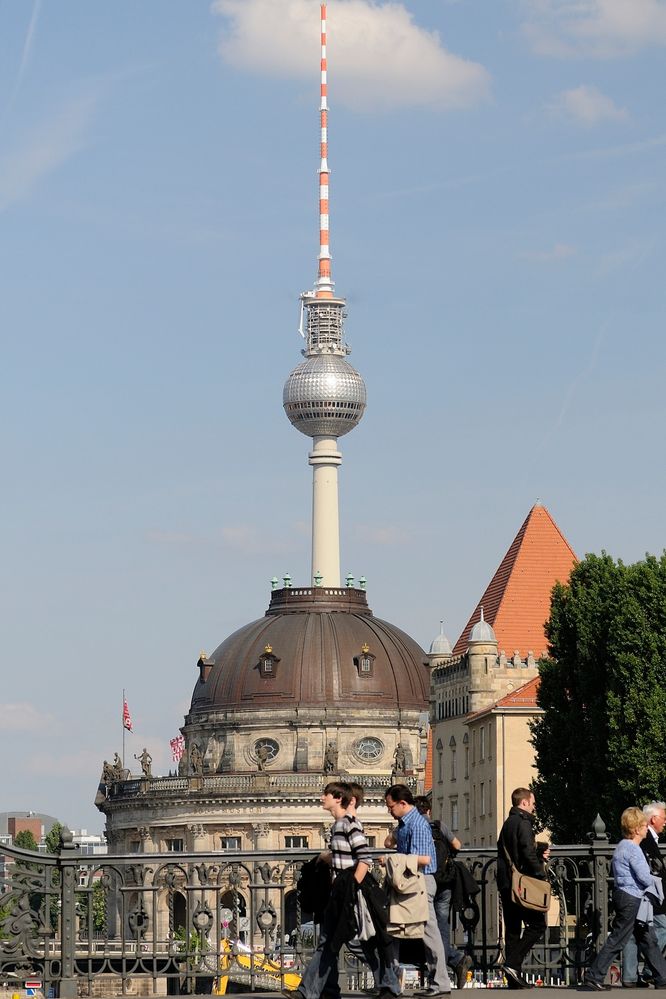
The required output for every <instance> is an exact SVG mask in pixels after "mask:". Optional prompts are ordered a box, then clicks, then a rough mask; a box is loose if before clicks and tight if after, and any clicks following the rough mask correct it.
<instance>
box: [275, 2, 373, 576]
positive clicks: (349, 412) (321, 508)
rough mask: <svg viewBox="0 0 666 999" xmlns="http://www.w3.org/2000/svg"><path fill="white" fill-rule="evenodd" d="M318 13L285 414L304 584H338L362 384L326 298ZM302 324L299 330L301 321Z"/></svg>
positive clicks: (338, 304) (331, 300) (341, 305)
mask: <svg viewBox="0 0 666 999" xmlns="http://www.w3.org/2000/svg"><path fill="white" fill-rule="evenodd" d="M320 12H321V56H320V58H321V64H320V65H321V77H320V101H319V112H320V161H319V258H318V269H317V279H316V281H315V287H314V290H313V291H309V292H305V293H304V294H302V295H301V306H302V318H301V330H300V332H301V333H302V335H303V336H304V337H305V339H306V348H305V350H304V351H303V353H304V354H305V360H304V361H303V362H302V363H301V364H299V365H298V367H297V368H295V369H294V370H293V371H292V373H291V374H290V375H289V378H288V379H287V381H286V384H285V387H284V393H283V405H284V409H285V412H286V414H287V416H288V417H289V419H290V420H291V422H292V424H293V425H294V426H295V427H296V429H297V430H300V431H301V433H303V434H306V435H307V436H308V437H311V438H312V450H311V451H310V454H309V462H310V464H311V465H312V564H311V573H312V576H311V583H312V584H314V585H315V586H328V587H339V586H340V516H339V509H338V468H339V466H340V464H341V463H342V455H341V454H340V452H339V451H338V437H342V436H343V434H346V433H349V431H350V430H353V429H354V427H355V426H356V424H357V423H358V422H359V420H360V419H361V417H362V416H363V413H364V411H365V406H366V391H365V384H364V382H363V379H362V378H361V376H360V375H359V374H358V372H357V371H355V370H354V368H353V367H352V366H351V364H349V362H348V361H347V360H346V355H347V354H348V353H349V348H348V347H347V346H346V345H345V343H344V319H345V315H346V313H345V305H346V303H345V300H344V299H343V298H337V297H336V296H335V294H334V291H333V288H334V285H333V280H332V278H331V251H330V245H329V201H328V192H329V167H328V79H327V73H328V66H327V48H326V45H327V5H326V2H323V3H321V5H320ZM304 320H306V329H303V321H304Z"/></svg>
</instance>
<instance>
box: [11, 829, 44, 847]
mask: <svg viewBox="0 0 666 999" xmlns="http://www.w3.org/2000/svg"><path fill="white" fill-rule="evenodd" d="M14 846H18V847H19V849H21V850H35V851H36V850H38V849H39V847H38V846H37V840H36V839H35V837H34V836H33V834H32V833H31V832H30V830H29V829H21V831H20V832H17V833H16V836H15V837H14Z"/></svg>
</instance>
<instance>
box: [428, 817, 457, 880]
mask: <svg viewBox="0 0 666 999" xmlns="http://www.w3.org/2000/svg"><path fill="white" fill-rule="evenodd" d="M430 828H431V830H432V838H433V842H434V844H435V856H436V857H437V870H436V871H435V874H434V878H435V883H436V884H437V887H438V888H450V887H451V886H452V885H453V882H454V881H455V879H456V865H455V863H454V860H453V854H452V852H451V844H450V843H449V841H448V840H447V839H446V837H445V836H444V833H443V832H442V830H441V829H440V826H439V822H433V823H431V827H430Z"/></svg>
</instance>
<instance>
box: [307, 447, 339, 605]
mask: <svg viewBox="0 0 666 999" xmlns="http://www.w3.org/2000/svg"><path fill="white" fill-rule="evenodd" d="M312 444H313V447H312V451H310V454H309V456H308V458H309V461H310V464H311V465H312V568H311V574H310V578H311V579H312V580H313V581H315V580H319V579H320V578H321V584H322V585H323V586H340V511H339V507H338V467H339V466H340V465H341V464H342V455H341V454H340V452H339V451H338V442H337V440H336V439H335V437H314V438H313V441H312Z"/></svg>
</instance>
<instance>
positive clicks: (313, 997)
mask: <svg viewBox="0 0 666 999" xmlns="http://www.w3.org/2000/svg"><path fill="white" fill-rule="evenodd" d="M357 943H358V947H359V948H360V949H361V950H362V952H363V957H364V959H365V962H366V964H368V966H369V967H370V970H371V971H372V976H373V978H374V980H375V985H376V987H377V988H379V989H382V990H387V991H389V992H392V993H393V995H394V996H398V995H400V984H399V982H398V977H397V975H396V973H395V970H394V968H393V966H392V965H391V964H389V963H387V962H386V961H385V960H384V956H383V955H382V954H381V953H378V948H377V946H376V939H375V938H374V937H373V938H372V940H358V941H357ZM353 948H354V949H353V953H356V945H353ZM298 991H299V992H300V993H301V995H303V996H305V999H319V997H320V996H321V995H322V993H326V995H327V996H330V997H331V999H333V997H335V996H339V995H340V985H339V982H338V955H337V954H334V953H333V951H332V950H331V948H330V946H329V944H328V940H327V937H326V931H325V929H324V927H323V925H322V929H321V932H320V934H319V943H318V945H317V949H316V950H315V952H314V954H313V955H312V957H311V958H310V961H309V962H308V966H307V968H306V969H305V971H304V972H303V977H302V978H301V984H300V985H299V986H298Z"/></svg>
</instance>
